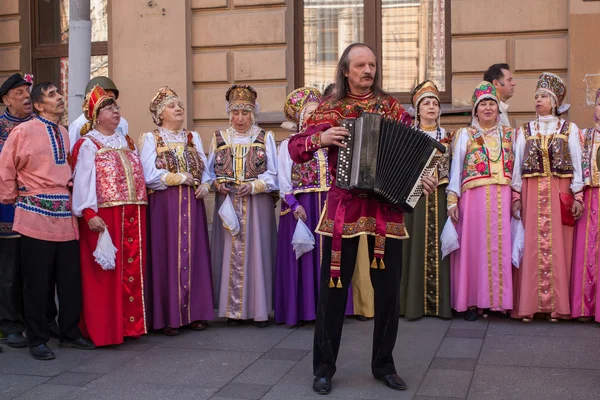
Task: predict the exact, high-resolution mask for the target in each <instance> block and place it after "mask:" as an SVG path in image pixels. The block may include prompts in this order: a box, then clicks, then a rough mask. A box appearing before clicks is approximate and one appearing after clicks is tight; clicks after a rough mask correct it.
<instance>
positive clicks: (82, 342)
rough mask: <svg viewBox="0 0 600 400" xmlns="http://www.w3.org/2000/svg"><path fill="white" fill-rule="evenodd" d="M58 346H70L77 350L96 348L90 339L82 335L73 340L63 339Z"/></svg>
mask: <svg viewBox="0 0 600 400" xmlns="http://www.w3.org/2000/svg"><path fill="white" fill-rule="evenodd" d="M60 347H72V348H74V349H79V350H93V349H95V348H96V346H95V345H94V343H93V342H92V341H91V340H89V339H86V338H83V337H80V338H79V339H75V340H63V341H61V342H60Z"/></svg>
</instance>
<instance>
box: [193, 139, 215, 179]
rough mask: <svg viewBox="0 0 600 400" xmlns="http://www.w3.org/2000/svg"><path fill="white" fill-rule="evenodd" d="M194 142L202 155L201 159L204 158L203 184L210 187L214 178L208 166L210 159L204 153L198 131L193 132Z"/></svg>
mask: <svg viewBox="0 0 600 400" xmlns="http://www.w3.org/2000/svg"><path fill="white" fill-rule="evenodd" d="M192 142H193V143H194V146H195V147H196V151H197V152H198V155H199V156H200V159H201V160H202V163H203V164H204V171H202V182H201V183H202V184H203V185H207V189H209V188H210V184H211V183H212V178H211V175H210V171H209V168H208V160H207V158H206V154H205V153H204V147H203V146H202V140H201V139H200V135H198V132H192Z"/></svg>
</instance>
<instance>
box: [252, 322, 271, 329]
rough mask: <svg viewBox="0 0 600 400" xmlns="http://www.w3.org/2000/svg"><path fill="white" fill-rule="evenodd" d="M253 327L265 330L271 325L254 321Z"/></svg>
mask: <svg viewBox="0 0 600 400" xmlns="http://www.w3.org/2000/svg"><path fill="white" fill-rule="evenodd" d="M254 325H256V326H257V327H258V328H266V327H268V326H270V325H271V322H270V321H254Z"/></svg>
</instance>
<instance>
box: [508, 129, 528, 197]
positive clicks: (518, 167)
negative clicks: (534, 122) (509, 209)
mask: <svg viewBox="0 0 600 400" xmlns="http://www.w3.org/2000/svg"><path fill="white" fill-rule="evenodd" d="M513 140H514V142H513V152H514V154H515V164H514V166H513V173H512V185H511V186H512V189H513V190H514V191H515V192H518V193H521V189H522V188H523V177H522V175H523V157H524V155H525V144H526V143H525V134H524V133H523V127H520V128H519V129H518V130H517V134H516V135H515V138H514V139H513Z"/></svg>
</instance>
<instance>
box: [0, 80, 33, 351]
mask: <svg viewBox="0 0 600 400" xmlns="http://www.w3.org/2000/svg"><path fill="white" fill-rule="evenodd" d="M30 86H31V82H28V81H26V80H25V79H24V78H23V76H21V74H13V75H11V76H10V77H9V78H8V79H7V80H6V81H5V82H4V83H3V84H2V86H1V87H0V100H1V101H2V103H4V105H5V106H6V110H5V111H4V114H2V115H0V153H1V152H2V148H3V147H4V142H6V139H8V135H9V134H10V132H11V131H12V130H13V128H15V127H16V126H17V125H20V124H21V123H23V122H26V121H29V120H30V119H31V117H32V116H31V114H32V112H33V105H32V103H31V96H30V95H29V90H30ZM14 215H15V208H14V206H13V205H12V204H10V205H6V204H0V265H1V267H0V331H2V332H3V333H4V335H5V336H6V343H7V344H8V345H9V346H10V347H25V346H27V339H25V337H24V336H23V331H24V330H25V326H24V323H23V285H22V281H21V276H20V275H21V268H20V262H19V238H20V235H19V234H18V233H17V232H14V231H13V229H12V225H13V220H14Z"/></svg>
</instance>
